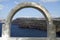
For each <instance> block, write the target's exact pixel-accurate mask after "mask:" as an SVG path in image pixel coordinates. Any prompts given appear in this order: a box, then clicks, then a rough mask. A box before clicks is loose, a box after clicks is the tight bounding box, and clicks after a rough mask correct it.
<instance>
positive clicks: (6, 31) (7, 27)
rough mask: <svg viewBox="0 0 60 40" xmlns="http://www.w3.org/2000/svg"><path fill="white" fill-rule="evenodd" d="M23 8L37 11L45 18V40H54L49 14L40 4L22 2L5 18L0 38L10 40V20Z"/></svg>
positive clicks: (54, 33)
mask: <svg viewBox="0 0 60 40" xmlns="http://www.w3.org/2000/svg"><path fill="white" fill-rule="evenodd" d="M23 8H35V9H37V10H39V11H40V12H41V13H42V14H43V15H44V17H45V18H46V22H47V34H48V35H47V36H48V37H47V39H48V40H56V32H55V31H56V29H55V26H54V24H53V21H52V19H51V16H50V13H49V12H48V11H47V9H45V8H44V7H43V6H41V5H40V4H37V3H34V2H24V3H21V4H18V5H17V6H16V7H14V8H13V9H12V10H11V11H10V13H9V15H8V16H7V19H6V22H5V27H3V28H2V37H7V38H10V26H11V21H12V18H13V16H14V15H15V14H16V13H17V12H18V11H19V10H21V9H23ZM7 40H8V39H7Z"/></svg>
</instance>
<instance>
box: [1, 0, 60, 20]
mask: <svg viewBox="0 0 60 40" xmlns="http://www.w3.org/2000/svg"><path fill="white" fill-rule="evenodd" d="M21 2H36V3H39V4H41V5H43V6H44V7H45V8H46V9H47V10H48V11H49V12H50V14H51V16H52V17H60V0H0V18H3V19H6V17H7V16H8V14H9V12H10V10H11V9H12V8H14V7H15V6H16V5H17V4H19V3H21ZM17 17H42V15H41V14H40V12H39V11H38V10H36V9H33V8H24V9H22V10H20V11H19V12H17V14H16V15H15V16H14V18H17Z"/></svg>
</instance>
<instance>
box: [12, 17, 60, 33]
mask: <svg viewBox="0 0 60 40" xmlns="http://www.w3.org/2000/svg"><path fill="white" fill-rule="evenodd" d="M53 23H54V24H55V26H56V32H59V31H60V18H53ZM12 24H17V25H18V26H19V27H21V28H33V29H38V30H47V23H46V19H44V18H16V19H15V20H13V21H12Z"/></svg>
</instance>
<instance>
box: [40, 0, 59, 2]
mask: <svg viewBox="0 0 60 40" xmlns="http://www.w3.org/2000/svg"><path fill="white" fill-rule="evenodd" d="M41 1H42V2H58V1H60V0H41Z"/></svg>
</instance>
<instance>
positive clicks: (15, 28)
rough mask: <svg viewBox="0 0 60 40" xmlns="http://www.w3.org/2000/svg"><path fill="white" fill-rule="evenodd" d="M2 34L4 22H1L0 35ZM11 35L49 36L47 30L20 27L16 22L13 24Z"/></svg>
mask: <svg viewBox="0 0 60 40" xmlns="http://www.w3.org/2000/svg"><path fill="white" fill-rule="evenodd" d="M1 36H2V23H0V37H1ZM10 36H11V37H47V31H43V30H38V29H28V28H20V27H19V26H18V25H16V24H11V28H10Z"/></svg>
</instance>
